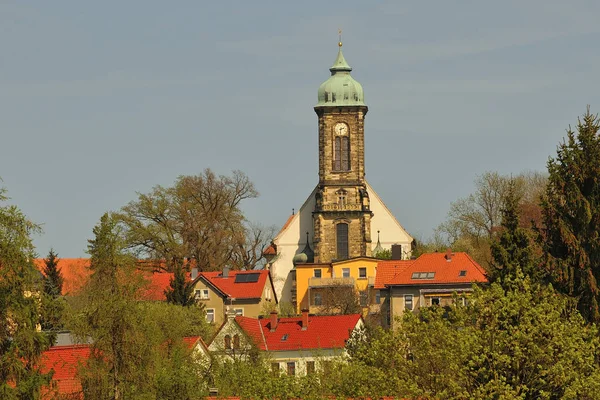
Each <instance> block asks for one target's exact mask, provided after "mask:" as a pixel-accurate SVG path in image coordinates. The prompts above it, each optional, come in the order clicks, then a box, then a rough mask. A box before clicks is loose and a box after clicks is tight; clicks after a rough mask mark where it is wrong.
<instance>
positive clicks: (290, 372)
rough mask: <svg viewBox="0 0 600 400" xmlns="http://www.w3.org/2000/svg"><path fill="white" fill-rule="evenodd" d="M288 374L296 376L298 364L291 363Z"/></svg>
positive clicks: (288, 365)
mask: <svg viewBox="0 0 600 400" xmlns="http://www.w3.org/2000/svg"><path fill="white" fill-rule="evenodd" d="M287 374H288V375H290V376H294V375H296V362H295V361H290V362H288V363H287Z"/></svg>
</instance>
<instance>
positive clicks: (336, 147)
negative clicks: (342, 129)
mask: <svg viewBox="0 0 600 400" xmlns="http://www.w3.org/2000/svg"><path fill="white" fill-rule="evenodd" d="M333 169H334V170H335V171H350V139H349V138H348V136H336V137H335V139H334V143H333Z"/></svg>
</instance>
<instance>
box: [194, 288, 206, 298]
mask: <svg viewBox="0 0 600 400" xmlns="http://www.w3.org/2000/svg"><path fill="white" fill-rule="evenodd" d="M194 296H195V297H196V298H197V299H200V300H208V289H196V290H195V291H194Z"/></svg>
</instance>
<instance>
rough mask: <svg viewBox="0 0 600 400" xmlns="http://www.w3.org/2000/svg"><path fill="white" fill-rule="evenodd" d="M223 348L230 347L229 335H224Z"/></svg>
mask: <svg viewBox="0 0 600 400" xmlns="http://www.w3.org/2000/svg"><path fill="white" fill-rule="evenodd" d="M224 341H225V349H231V336H229V335H225V340H224Z"/></svg>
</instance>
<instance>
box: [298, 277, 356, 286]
mask: <svg viewBox="0 0 600 400" xmlns="http://www.w3.org/2000/svg"><path fill="white" fill-rule="evenodd" d="M354 284H355V282H354V278H310V279H309V280H308V286H309V287H311V288H316V287H331V286H354Z"/></svg>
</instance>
